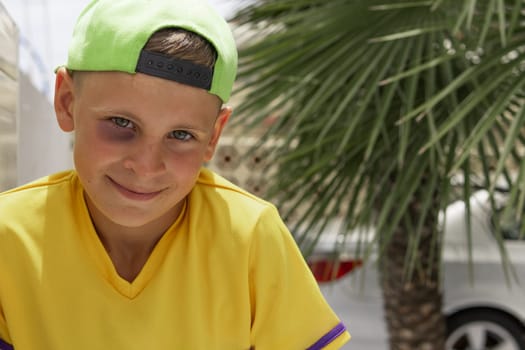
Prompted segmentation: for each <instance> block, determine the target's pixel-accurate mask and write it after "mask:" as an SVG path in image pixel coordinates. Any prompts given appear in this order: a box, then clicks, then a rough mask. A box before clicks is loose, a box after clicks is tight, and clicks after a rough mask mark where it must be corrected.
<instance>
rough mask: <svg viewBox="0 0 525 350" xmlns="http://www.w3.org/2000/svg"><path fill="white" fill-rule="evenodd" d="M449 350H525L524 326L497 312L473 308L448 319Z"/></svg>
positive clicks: (447, 341)
mask: <svg viewBox="0 0 525 350" xmlns="http://www.w3.org/2000/svg"><path fill="white" fill-rule="evenodd" d="M445 347H446V349H447V350H490V349H505V350H525V332H524V329H523V326H522V325H520V324H519V323H518V322H517V321H515V320H514V319H512V318H511V317H509V316H507V315H505V314H503V313H500V312H496V311H489V310H474V311H466V312H462V313H459V314H456V315H453V316H451V317H449V318H448V319H447V340H446V346H445Z"/></svg>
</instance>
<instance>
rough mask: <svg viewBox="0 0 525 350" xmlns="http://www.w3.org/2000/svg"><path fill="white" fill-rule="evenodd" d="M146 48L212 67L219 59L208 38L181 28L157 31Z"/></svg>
mask: <svg viewBox="0 0 525 350" xmlns="http://www.w3.org/2000/svg"><path fill="white" fill-rule="evenodd" d="M144 50H148V51H152V52H157V53H161V54H164V55H166V56H170V57H173V58H177V59H180V60H184V61H190V62H193V63H195V64H199V65H202V66H206V67H210V68H211V67H213V65H214V64H215V60H216V59H217V52H216V51H215V48H214V47H213V46H212V45H211V44H210V42H209V41H208V40H206V39H204V38H203V37H201V36H200V35H198V34H195V33H193V32H189V31H187V30H185V29H180V28H167V29H161V30H159V31H157V32H155V33H154V34H153V35H152V36H151V37H150V38H149V40H148V42H147V43H146V46H144Z"/></svg>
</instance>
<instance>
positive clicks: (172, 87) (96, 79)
mask: <svg viewBox="0 0 525 350" xmlns="http://www.w3.org/2000/svg"><path fill="white" fill-rule="evenodd" d="M73 81H74V86H75V93H76V94H78V97H80V98H82V97H86V96H88V97H89V98H88V100H90V101H94V102H95V103H99V102H100V103H101V104H100V106H102V105H104V106H106V107H107V108H120V109H123V110H129V111H130V112H131V109H135V108H137V107H138V109H141V110H142V109H144V110H147V108H148V107H150V106H151V105H152V104H153V105H154V104H159V105H164V106H166V107H170V108H174V107H177V109H178V110H187V111H188V112H190V114H191V112H192V109H194V108H195V107H198V109H199V110H208V111H212V112H213V113H212V114H215V113H218V112H219V111H220V109H221V107H222V101H221V100H220V99H219V98H218V97H217V96H216V95H213V94H210V93H209V92H208V91H206V90H204V89H200V88H196V87H191V86H188V85H185V84H181V83H177V82H173V81H169V80H164V79H161V78H157V77H153V76H149V75H146V74H142V73H137V74H129V73H123V72H74V73H73ZM201 107H202V108H201ZM207 107H208V108H207Z"/></svg>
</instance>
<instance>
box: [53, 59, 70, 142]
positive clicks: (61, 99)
mask: <svg viewBox="0 0 525 350" xmlns="http://www.w3.org/2000/svg"><path fill="white" fill-rule="evenodd" d="M73 102H74V85H73V78H72V77H71V74H69V72H68V71H67V69H66V68H65V67H60V68H59V69H58V70H57V72H56V80H55V98H54V106H55V114H56V118H57V121H58V125H59V126H60V129H62V130H63V131H65V132H70V131H73V130H74V129H75V123H74V120H73Z"/></svg>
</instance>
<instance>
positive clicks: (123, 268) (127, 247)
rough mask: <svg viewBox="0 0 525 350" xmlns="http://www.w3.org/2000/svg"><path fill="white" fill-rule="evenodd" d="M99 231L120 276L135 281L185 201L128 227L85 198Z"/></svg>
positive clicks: (96, 228)
mask: <svg viewBox="0 0 525 350" xmlns="http://www.w3.org/2000/svg"><path fill="white" fill-rule="evenodd" d="M86 202H87V207H88V210H89V213H90V216H91V220H92V222H93V226H94V228H95V231H96V232H97V235H98V236H99V238H100V241H101V242H102V245H103V246H104V248H105V249H106V252H107V253H108V255H109V257H110V258H111V261H112V262H113V266H114V267H115V270H116V271H117V273H118V274H119V276H120V277H122V278H123V279H125V280H127V281H128V282H133V280H135V278H136V277H137V276H138V274H139V273H140V271H141V270H142V268H143V267H144V265H145V264H146V262H147V260H148V258H149V256H150V255H151V252H152V251H153V249H154V248H155V246H156V245H157V243H158V241H159V240H160V239H161V238H162V236H163V235H164V233H165V232H166V231H167V230H168V228H169V227H170V226H171V225H172V224H173V222H174V221H175V220H176V218H177V217H178V216H179V215H180V212H181V211H182V207H183V203H181V204H180V205H178V206H177V207H176V208H174V210H173V211H172V212H170V213H167V214H165V215H163V216H161V217H160V218H159V219H158V220H155V221H153V222H151V223H148V224H147V225H144V226H140V227H127V226H122V225H119V224H117V223H115V222H113V221H111V220H109V219H108V218H107V217H106V216H105V215H104V214H102V213H101V212H100V211H98V210H97V208H96V207H95V205H94V204H93V203H91V201H90V200H89V198H86Z"/></svg>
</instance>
